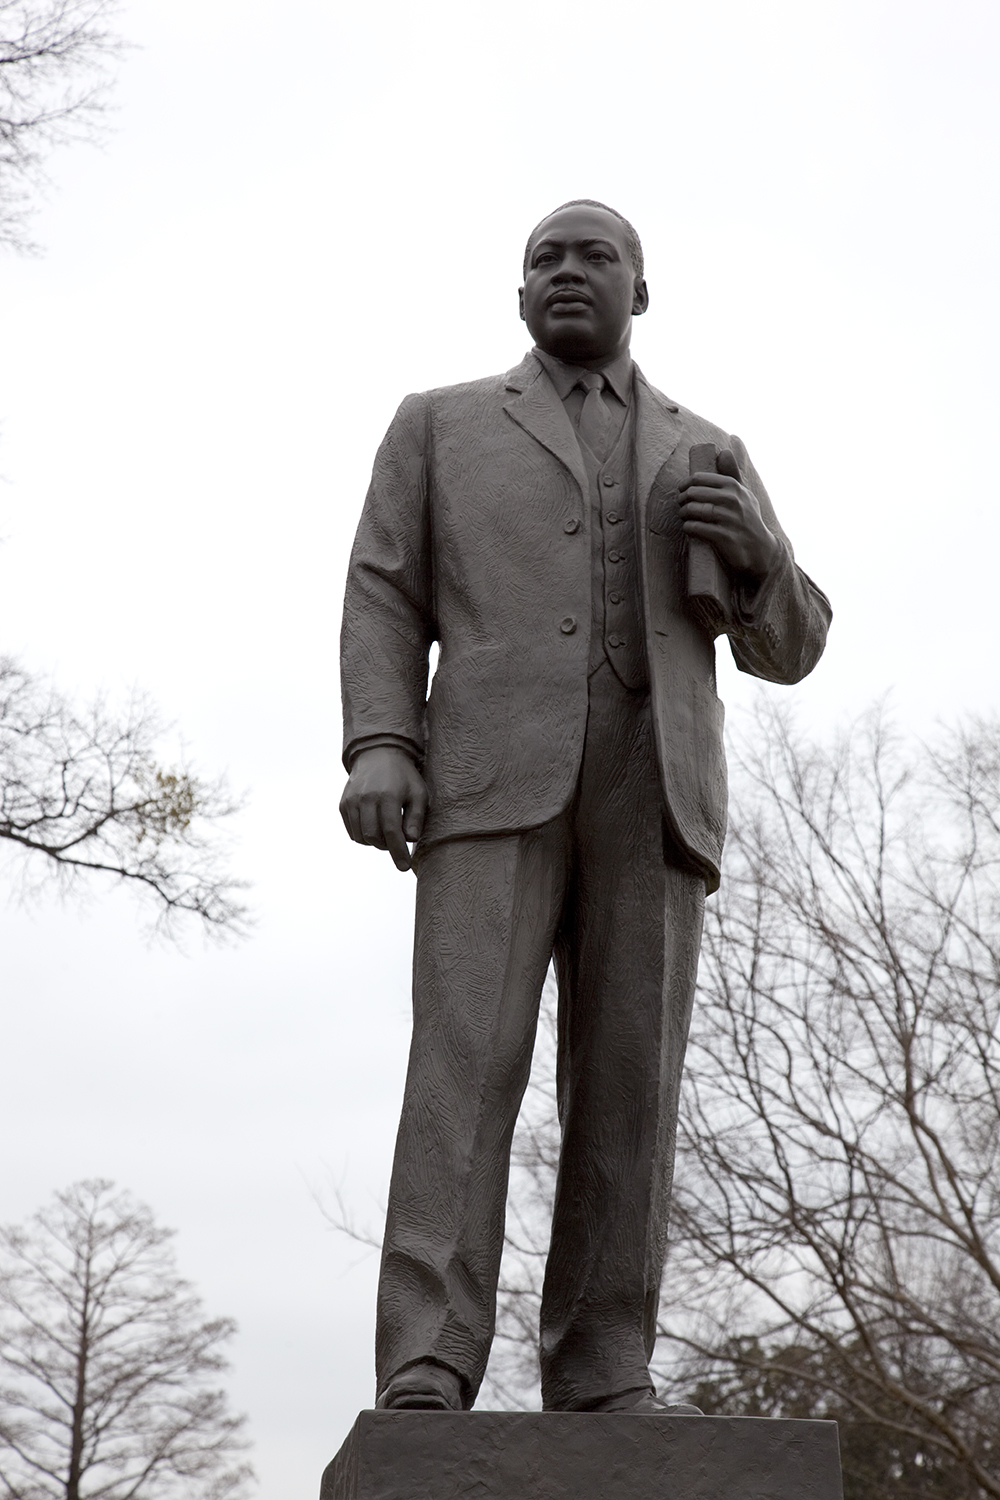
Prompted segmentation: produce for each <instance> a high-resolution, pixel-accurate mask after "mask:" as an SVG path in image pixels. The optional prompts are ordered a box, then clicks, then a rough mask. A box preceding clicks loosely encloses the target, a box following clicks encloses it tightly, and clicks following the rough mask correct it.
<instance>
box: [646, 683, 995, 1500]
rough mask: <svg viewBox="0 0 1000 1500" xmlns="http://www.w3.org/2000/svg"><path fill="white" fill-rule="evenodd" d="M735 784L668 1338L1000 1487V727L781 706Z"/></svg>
mask: <svg viewBox="0 0 1000 1500" xmlns="http://www.w3.org/2000/svg"><path fill="white" fill-rule="evenodd" d="M734 780H735V782H736V786H737V805H736V808H735V814H734V819H733V823H734V827H733V832H732V835H731V840H730V846H729V852H728V857H727V868H726V880H725V883H724V887H723V891H722V892H721V893H720V899H719V901H718V902H717V903H715V904H713V908H712V911H711V915H710V918H709V921H708V924H707V928H706V940H705V945H704V950H703V964H702V974H701V992H700V997H699V1004H698V1007H697V1010H696V1017H695V1022H694V1026H693V1031H692V1038H691V1044H690V1047H689V1053H688V1069H687V1084H686V1097H685V1106H684V1112H683V1120H682V1128H681V1136H680V1142H679V1154H678V1178H677V1189H676V1192H675V1199H674V1208H673V1222H674V1250H673V1253H672V1259H671V1261H670V1262H669V1264H668V1271H667V1281H666V1286H665V1292H666V1299H665V1303H664V1310H663V1330H662V1331H663V1335H664V1344H665V1345H671V1346H672V1349H673V1352H674V1353H675V1354H676V1353H677V1352H678V1351H681V1352H682V1354H683V1353H684V1352H686V1355H687V1370H686V1371H685V1370H684V1367H683V1366H684V1361H683V1359H682V1361H681V1370H680V1378H681V1379H682V1380H683V1379H685V1378H686V1379H687V1380H688V1381H689V1382H690V1380H691V1378H692V1376H693V1375H695V1374H698V1373H700V1374H701V1376H702V1377H703V1378H704V1377H705V1375H706V1374H711V1372H712V1371H715V1372H716V1373H719V1372H722V1373H724V1374H725V1373H728V1375H729V1376H732V1375H733V1374H734V1373H735V1374H737V1375H739V1376H741V1377H742V1378H744V1379H746V1378H751V1377H752V1378H756V1379H760V1378H763V1377H764V1376H769V1377H771V1378H772V1379H780V1378H784V1377H786V1376H788V1377H791V1376H794V1378H795V1380H796V1381H797V1382H799V1384H800V1386H801V1387H811V1388H812V1390H813V1391H814V1393H815V1395H816V1399H817V1401H818V1402H819V1403H820V1404H823V1405H825V1408H826V1409H827V1410H831V1409H836V1411H838V1412H839V1413H840V1415H841V1418H842V1420H843V1421H844V1422H845V1423H846V1424H847V1430H848V1433H849V1428H850V1423H851V1422H852V1421H853V1422H855V1423H856V1424H859V1426H860V1427H865V1426H867V1427H868V1428H870V1427H871V1426H872V1424H874V1425H875V1426H877V1427H878V1428H880V1429H881V1430H882V1432H883V1433H885V1434H890V1435H891V1436H892V1437H893V1439H894V1440H895V1442H896V1444H897V1446H898V1447H899V1448H900V1451H903V1450H904V1449H908V1450H909V1451H912V1452H915V1453H919V1454H921V1455H923V1467H925V1468H926V1469H927V1471H928V1472H930V1471H932V1470H933V1471H935V1472H937V1473H938V1474H939V1475H940V1474H943V1473H945V1472H947V1473H949V1474H950V1475H951V1476H952V1477H953V1481H954V1476H956V1475H957V1476H959V1480H958V1481H954V1482H960V1484H961V1488H960V1489H959V1490H955V1489H952V1491H950V1492H951V1493H962V1494H966V1493H968V1494H970V1495H980V1494H981V1495H989V1496H1000V1416H998V1414H1000V1173H998V1167H1000V1037H998V1034H997V1025H998V1021H1000V726H998V725H996V724H988V723H982V722H977V723H970V724H969V725H967V726H966V727H965V728H961V729H958V730H955V731H953V732H943V733H941V734H940V735H939V736H938V737H937V740H936V741H935V743H934V744H933V745H930V746H924V747H921V746H915V745H913V744H908V743H906V742H904V741H903V740H902V739H901V738H900V737H899V736H898V735H897V734H896V733H895V732H894V731H893V729H892V728H891V726H889V725H888V724H887V723H886V721H885V719H884V718H883V717H882V716H881V715H878V714H876V715H873V716H871V718H870V719H869V720H868V721H867V723H866V724H864V725H862V726H860V727H858V728H857V729H856V730H855V731H854V732H853V733H852V734H850V735H847V736H845V737H843V738H842V739H841V740H840V741H839V742H838V743H837V744H836V745H834V746H833V748H823V747H820V746H817V745H815V744H811V743H809V741H808V740H807V739H805V738H804V737H802V736H801V735H799V734H798V733H797V732H796V730H795V729H794V726H793V724H792V722H791V721H790V720H789V719H788V718H787V717H785V716H783V715H780V714H778V713H777V712H772V711H770V710H767V709H762V710H761V714H760V717H759V718H758V721H757V724H756V725H755V726H754V729H753V730H752V731H751V733H750V735H749V736H748V737H747V738H746V740H745V742H744V749H743V754H742V755H741V756H740V757H739V760H738V764H737V766H736V775H735V778H734ZM790 1351H791V1354H790ZM803 1351H805V1353H806V1354H807V1355H808V1358H804V1357H803ZM848 1442H849V1438H848ZM915 1492H916V1491H915V1490H914V1489H911V1493H915Z"/></svg>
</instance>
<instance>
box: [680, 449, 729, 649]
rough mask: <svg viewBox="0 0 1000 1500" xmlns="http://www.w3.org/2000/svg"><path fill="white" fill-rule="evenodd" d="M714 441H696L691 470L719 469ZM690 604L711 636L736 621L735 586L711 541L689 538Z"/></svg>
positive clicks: (696, 618)
mask: <svg viewBox="0 0 1000 1500" xmlns="http://www.w3.org/2000/svg"><path fill="white" fill-rule="evenodd" d="M717 458H718V449H717V448H716V446H715V444H714V443H696V444H695V445H694V447H693V448H692V449H691V452H690V453H689V455H688V473H689V474H701V473H710V474H715V473H716V472H717V468H716V459H717ZM687 607H688V612H689V614H690V615H691V616H692V617H693V619H695V620H696V621H697V623H698V624H699V625H700V626H701V628H702V629H703V630H707V631H708V633H709V634H710V635H712V636H716V635H723V634H724V633H725V632H726V631H727V630H728V629H729V627H730V625H731V624H732V621H733V599H732V585H731V584H730V581H729V574H728V573H727V572H726V569H725V566H724V564H723V562H722V559H721V557H720V556H719V554H718V553H717V552H716V550H715V548H714V547H713V546H712V544H711V542H706V541H704V540H703V539H702V538H701V537H700V536H692V537H689V538H688V555H687Z"/></svg>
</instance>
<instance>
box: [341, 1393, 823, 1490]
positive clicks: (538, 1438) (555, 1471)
mask: <svg viewBox="0 0 1000 1500" xmlns="http://www.w3.org/2000/svg"><path fill="white" fill-rule="evenodd" d="M320 1500H843V1489H842V1485H841V1477H840V1450H839V1446H838V1442H837V1424H836V1423H835V1422H798V1421H786V1420H784V1419H774V1420H769V1419H767V1418H764V1417H661V1416H629V1415H627V1414H623V1413H611V1412H418V1411H363V1412H362V1413H361V1415H360V1416H359V1417H358V1420H357V1421H356V1422H355V1424H354V1428H353V1430H352V1432H351V1434H350V1436H349V1437H348V1439H347V1441H346V1443H345V1444H344V1446H343V1447H342V1448H341V1450H340V1452H339V1453H338V1454H337V1456H336V1458H335V1459H334V1460H333V1462H332V1463H331V1464H330V1465H329V1466H328V1468H327V1469H326V1472H325V1473H324V1475H323V1482H322V1486H321V1488H320Z"/></svg>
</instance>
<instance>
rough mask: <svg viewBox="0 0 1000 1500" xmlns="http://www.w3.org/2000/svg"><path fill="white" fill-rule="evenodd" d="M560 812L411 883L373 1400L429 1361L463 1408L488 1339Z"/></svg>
mask: <svg viewBox="0 0 1000 1500" xmlns="http://www.w3.org/2000/svg"><path fill="white" fill-rule="evenodd" d="M567 829H568V819H567V818H565V817H564V818H562V819H558V820H556V821H555V822H553V823H550V824H547V825H546V826H545V827H544V828H540V829H535V830H532V831H530V832H527V833H523V834H517V835H513V836H510V837H498V838H474V839H456V840H453V841H450V842H448V843H444V844H439V845H437V846H436V847H434V848H431V849H429V850H427V852H426V853H425V854H424V855H423V857H422V859H421V861H420V864H419V868H418V876H417V881H418V884H417V912H416V935H415V941H414V955H413V1041H412V1045H411V1050H410V1061H409V1069H408V1072H407V1079H406V1090H405V1094H404V1099H403V1110H402V1116H401V1119H400V1125H399V1135H398V1137H397V1142H396V1155H395V1160H394V1163H393V1171H392V1181H391V1185H390V1189H389V1205H388V1216H387V1221H386V1233H385V1242H384V1246H383V1252H382V1270H381V1276H380V1281H379V1297H378V1321H377V1329H376V1371H377V1377H378V1388H379V1391H382V1390H384V1389H385V1387H386V1385H387V1383H388V1382H389V1380H390V1379H391V1378H392V1377H393V1376H394V1375H396V1374H397V1373H398V1372H399V1371H400V1370H403V1369H405V1368H406V1367H407V1366H411V1365H414V1364H416V1363H417V1362H420V1361H425V1360H430V1361H434V1362H436V1363H438V1364H441V1365H444V1366H446V1367H447V1368H448V1369H450V1370H452V1371H454V1372H455V1373H456V1374H457V1375H458V1376H459V1377H460V1378H461V1381H462V1384H463V1394H464V1399H465V1402H466V1404H467V1405H471V1403H472V1401H473V1400H474V1399H475V1395H476V1392H477V1391H478V1389H479V1385H480V1382H481V1381H482V1378H483V1373H484V1371H485V1368H486V1361H487V1358H488V1355H489V1348H490V1343H491V1340H492V1337H493V1328H494V1319H495V1305H496V1285H497V1277H498V1275H499V1269H500V1255H501V1251H502V1249H503V1222H504V1207H505V1202H506V1194H507V1176H508V1166H509V1157H510V1143H511V1136H512V1133H513V1130H514V1125H515V1122H516V1119H517V1112H518V1109H519V1107H520V1103H521V1096H522V1094H523V1093H524V1089H525V1085H526V1083H527V1080H528V1073H529V1070H530V1066H531V1052H532V1046H533V1044H534V1037H535V1027H536V1023H537V1017H538V1001H539V996H540V994H541V989H542V984H543V982H544V979H545V973H546V969H547V966H548V963H549V959H550V956H551V953H552V944H553V939H554V933H555V928H556V925H557V923H558V920H559V912H560V909H561V905H562V897H563V892H564V889H565V882H566V872H567V862H568V837H567Z"/></svg>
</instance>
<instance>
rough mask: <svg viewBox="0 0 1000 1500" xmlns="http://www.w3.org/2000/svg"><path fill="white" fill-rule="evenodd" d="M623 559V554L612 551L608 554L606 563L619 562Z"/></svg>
mask: <svg viewBox="0 0 1000 1500" xmlns="http://www.w3.org/2000/svg"><path fill="white" fill-rule="evenodd" d="M623 557H624V554H623V553H621V552H614V551H612V552H609V553H608V562H621V561H622V560H623Z"/></svg>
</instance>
